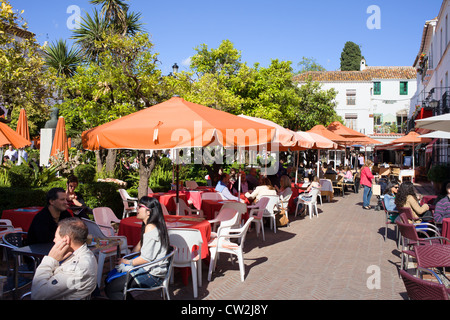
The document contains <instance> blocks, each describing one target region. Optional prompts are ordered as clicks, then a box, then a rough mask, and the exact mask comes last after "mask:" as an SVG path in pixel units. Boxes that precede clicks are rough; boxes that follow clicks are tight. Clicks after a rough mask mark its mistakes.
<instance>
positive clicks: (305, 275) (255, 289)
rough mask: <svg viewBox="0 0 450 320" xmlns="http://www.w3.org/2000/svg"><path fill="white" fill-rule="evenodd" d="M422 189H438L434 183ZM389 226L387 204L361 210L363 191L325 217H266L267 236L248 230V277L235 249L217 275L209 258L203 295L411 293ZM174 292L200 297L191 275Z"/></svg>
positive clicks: (329, 208) (326, 210) (325, 208)
mask: <svg viewBox="0 0 450 320" xmlns="http://www.w3.org/2000/svg"><path fill="white" fill-rule="evenodd" d="M416 189H417V191H418V193H422V194H432V193H433V189H432V188H431V186H430V185H417V184H416ZM324 200H325V199H324ZM371 204H372V206H375V205H376V198H375V197H372V202H371ZM384 227H385V216H384V211H376V210H364V209H362V192H359V193H358V194H355V193H353V192H347V193H346V194H345V197H342V196H335V198H334V201H333V202H331V203H328V202H326V201H324V202H323V204H322V205H319V217H314V218H313V219H310V218H309V217H305V218H300V217H296V218H294V217H293V215H291V224H290V226H288V227H283V228H279V229H278V230H277V232H276V233H274V232H273V231H272V230H270V229H269V224H266V227H265V237H266V239H265V241H263V240H262V237H261V236H259V238H258V237H257V236H256V232H255V230H254V229H253V230H251V231H249V233H248V234H247V238H246V241H245V247H244V251H245V253H244V259H245V281H244V282H241V280H240V274H239V266H238V263H237V261H235V262H234V263H232V262H231V259H230V258H229V256H228V255H225V254H223V255H221V256H220V259H219V261H218V262H217V268H216V270H215V272H214V273H213V277H212V281H211V282H208V280H207V273H208V264H207V263H206V262H205V263H204V264H203V269H202V271H203V279H202V280H203V283H202V287H201V288H199V297H198V298H197V300H240V301H245V300H404V299H406V298H407V296H406V290H405V288H404V285H403V282H402V280H401V279H400V278H399V276H398V271H397V270H398V269H397V268H398V266H399V265H400V252H399V250H398V248H397V243H396V241H395V238H396V234H395V231H394V227H393V225H390V226H389V229H388V232H387V238H386V239H385V238H384V234H385V229H384ZM376 275H379V277H375V276H376ZM375 278H376V279H375ZM377 280H378V282H377ZM170 291H171V298H172V299H173V300H190V299H194V298H193V294H192V282H191V281H189V284H188V286H184V285H183V284H182V283H181V275H180V274H177V273H175V277H174V284H173V285H171V289H170ZM136 298H137V297H136ZM149 298H151V297H150V296H146V294H143V295H141V296H140V297H139V299H149ZM156 298H157V299H159V297H156Z"/></svg>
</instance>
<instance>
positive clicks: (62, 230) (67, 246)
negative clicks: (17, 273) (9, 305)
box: [31, 218, 97, 300]
mask: <svg viewBox="0 0 450 320" xmlns="http://www.w3.org/2000/svg"><path fill="white" fill-rule="evenodd" d="M87 236H88V228H87V226H86V225H85V223H84V222H83V221H82V220H81V219H78V218H66V219H64V220H61V221H60V222H59V224H58V229H57V230H56V233H55V239H54V242H55V244H54V246H53V248H52V249H51V250H50V252H49V254H48V256H45V257H44V258H43V259H42V262H41V264H40V265H39V267H38V268H37V269H36V273H35V275H34V278H33V283H32V287H31V299H32V300H81V299H86V298H89V297H90V295H91V293H92V292H93V291H94V290H95V288H96V285H97V283H96V280H97V260H96V259H95V256H94V254H93V253H92V251H91V250H90V249H89V248H88V247H87V244H86V239H87Z"/></svg>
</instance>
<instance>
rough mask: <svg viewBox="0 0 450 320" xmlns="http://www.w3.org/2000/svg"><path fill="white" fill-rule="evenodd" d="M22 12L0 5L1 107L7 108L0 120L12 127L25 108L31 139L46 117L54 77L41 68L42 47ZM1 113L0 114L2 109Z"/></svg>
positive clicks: (5, 0)
mask: <svg viewBox="0 0 450 320" xmlns="http://www.w3.org/2000/svg"><path fill="white" fill-rule="evenodd" d="M22 12H23V11H22ZM22 12H20V13H17V12H15V11H14V10H13V7H12V6H11V5H10V3H9V1H7V0H4V1H2V2H1V10H0V47H1V48H2V50H1V51H0V70H2V72H0V105H2V106H3V108H4V109H6V116H5V117H4V118H1V117H0V121H2V122H6V123H11V124H12V126H13V127H14V126H15V125H16V123H17V119H18V116H19V112H20V109H21V108H25V110H26V112H27V116H28V120H29V127H30V134H31V135H32V136H33V135H35V134H37V133H38V130H39V128H40V127H42V126H43V125H44V124H45V121H46V119H47V116H48V114H49V108H48V103H49V101H50V99H51V98H52V93H53V90H54V89H53V86H52V81H53V77H52V76H51V75H50V73H49V72H47V70H46V68H44V59H43V58H42V55H41V47H40V46H39V45H38V43H37V42H36V39H35V36H34V34H32V33H31V32H28V31H27V24H26V22H25V21H24V19H23V18H22V17H21V13H22ZM16 36H19V37H16ZM0 113H2V114H3V110H2V109H1V108H0Z"/></svg>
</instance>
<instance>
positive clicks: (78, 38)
mask: <svg viewBox="0 0 450 320" xmlns="http://www.w3.org/2000/svg"><path fill="white" fill-rule="evenodd" d="M107 31H108V23H107V21H106V20H105V19H104V18H103V17H101V16H100V15H99V13H98V11H97V10H96V9H94V14H93V16H91V15H89V14H88V13H87V14H86V18H83V21H82V23H81V25H80V28H78V29H75V30H74V31H73V33H74V34H73V36H72V37H71V38H72V39H74V40H75V43H76V44H78V45H79V46H80V48H81V49H82V50H83V52H84V54H85V55H86V58H88V59H89V60H91V61H96V60H97V58H98V55H99V54H100V52H101V50H102V49H101V46H100V45H99V43H101V42H102V41H103V40H104V37H105V36H106V33H107Z"/></svg>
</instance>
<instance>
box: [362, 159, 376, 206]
mask: <svg viewBox="0 0 450 320" xmlns="http://www.w3.org/2000/svg"><path fill="white" fill-rule="evenodd" d="M372 167H373V162H372V161H371V160H366V162H365V163H364V166H363V167H362V169H361V181H360V184H361V185H362V186H363V188H364V192H363V209H366V210H369V209H371V208H372V207H371V206H370V198H372V180H373V178H374V176H373V174H372Z"/></svg>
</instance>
